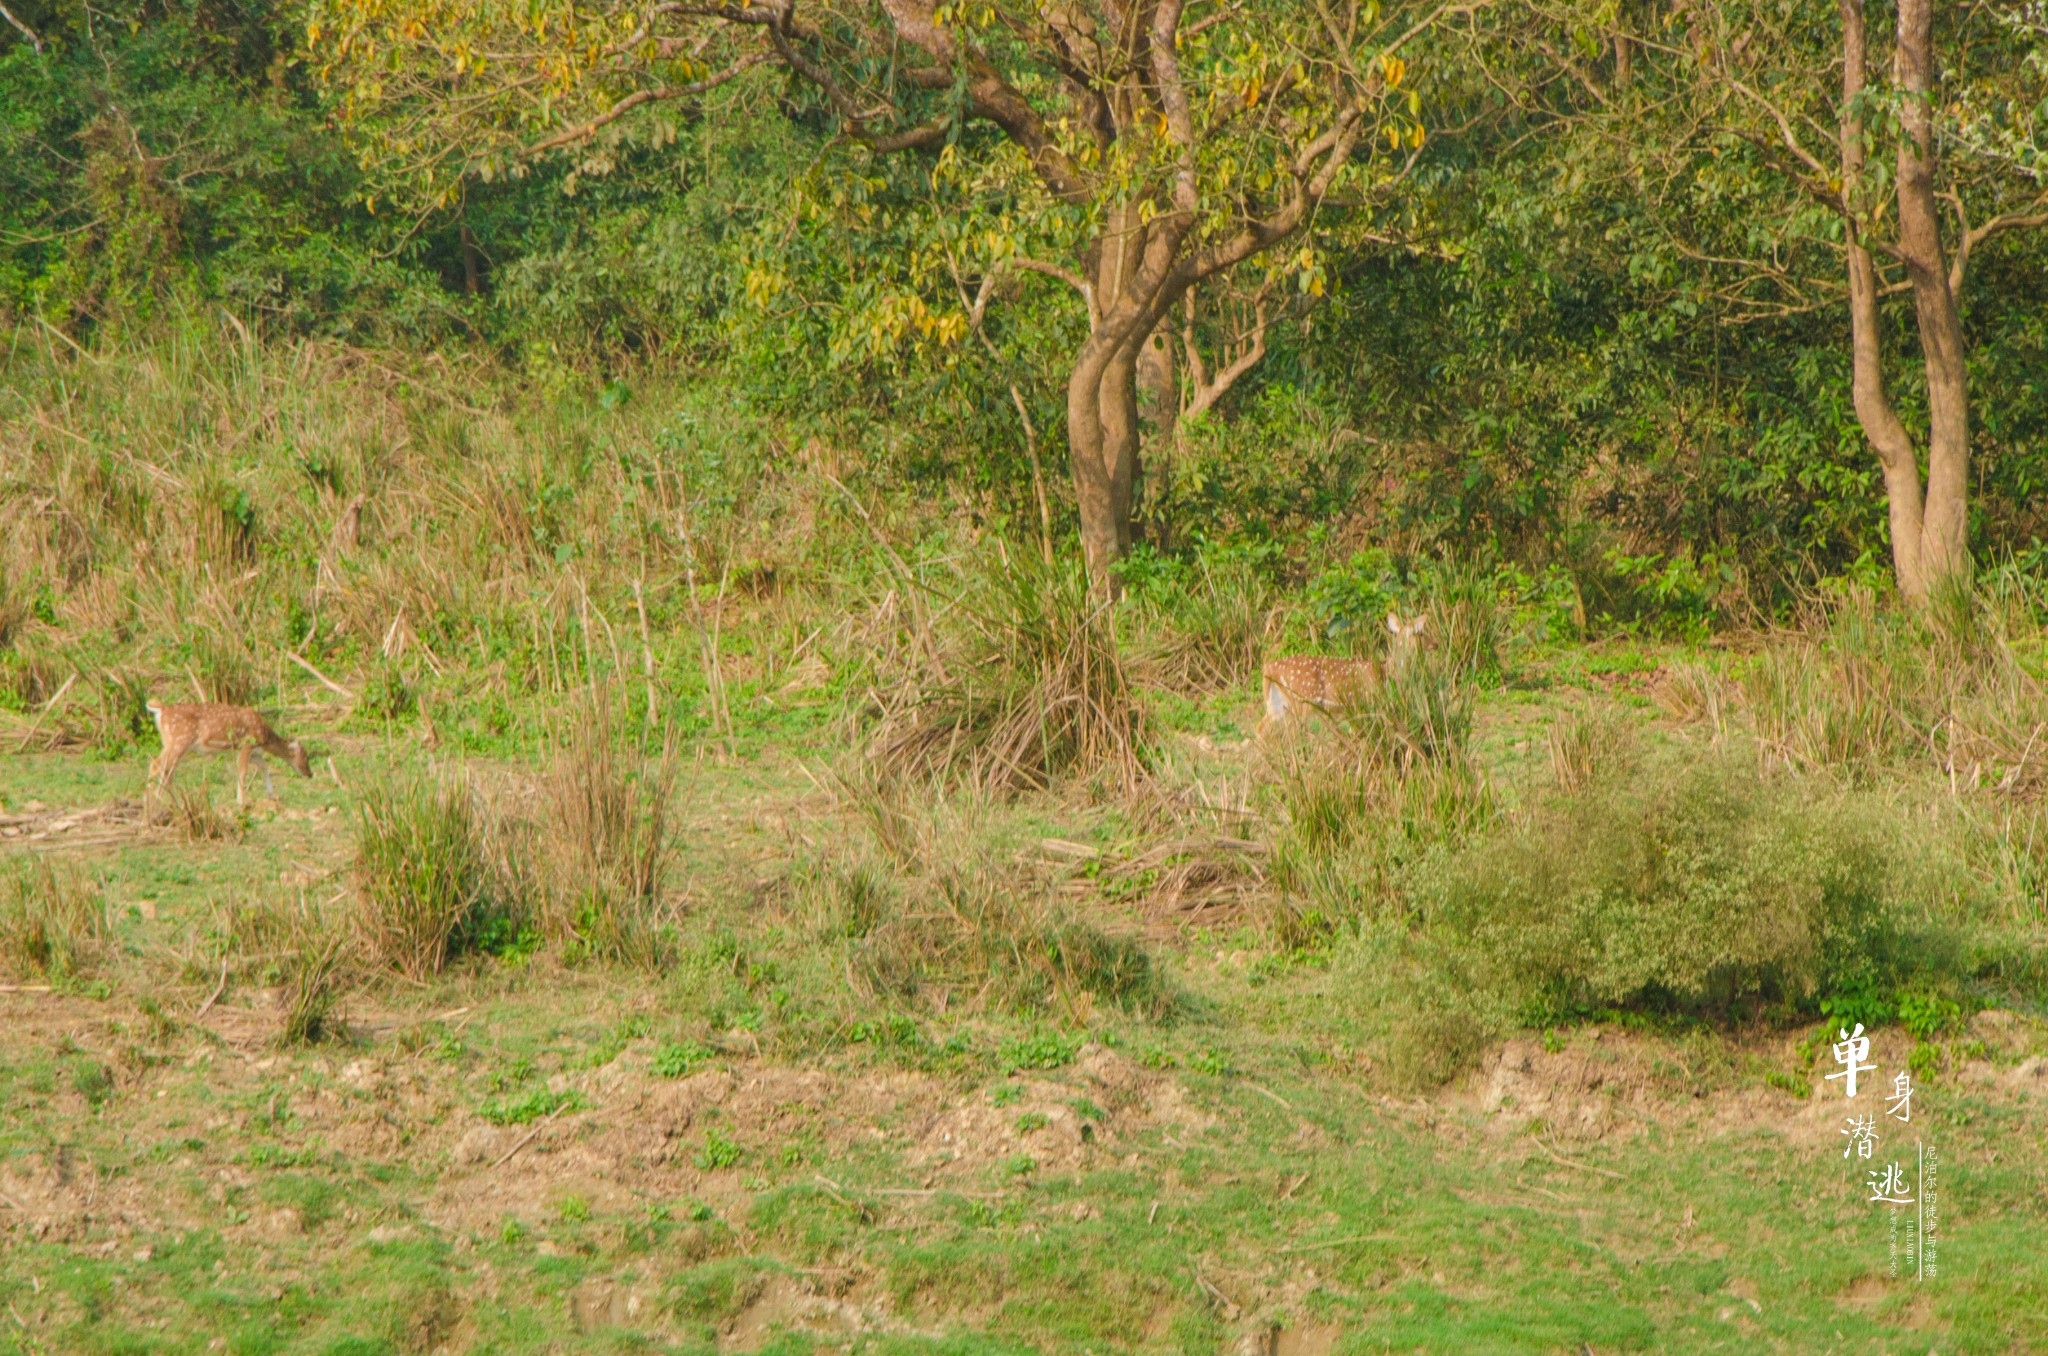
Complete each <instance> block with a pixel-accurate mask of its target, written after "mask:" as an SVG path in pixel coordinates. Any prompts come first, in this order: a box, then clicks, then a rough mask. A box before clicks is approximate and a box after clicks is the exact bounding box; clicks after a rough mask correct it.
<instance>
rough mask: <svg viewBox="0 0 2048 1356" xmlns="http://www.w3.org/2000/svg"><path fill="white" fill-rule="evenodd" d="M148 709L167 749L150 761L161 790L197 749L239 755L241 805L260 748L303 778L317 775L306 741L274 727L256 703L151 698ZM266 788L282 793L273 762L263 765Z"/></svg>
mask: <svg viewBox="0 0 2048 1356" xmlns="http://www.w3.org/2000/svg"><path fill="white" fill-rule="evenodd" d="M147 710H148V711H149V717H150V719H151V720H154V721H155V722H156V733H157V737H158V738H159V739H161V740H162V741H163V745H164V747H163V752H162V753H159V754H158V755H157V756H156V757H154V758H152V759H150V761H149V779H150V782H151V784H153V785H154V786H155V787H156V788H157V789H158V790H159V791H166V790H169V789H170V785H171V775H172V774H173V773H175V772H176V771H177V770H178V763H179V762H180V760H182V759H183V758H184V757H185V755H186V754H188V753H191V752H193V751H194V750H197V751H198V752H200V753H232V754H234V755H235V804H237V805H240V804H241V803H242V793H243V784H244V783H246V782H247V781H248V780H249V760H250V759H251V758H253V757H255V756H256V755H257V754H258V753H267V754H269V755H270V756H271V757H273V758H281V759H283V760H284V761H285V762H287V763H290V764H291V765H292V768H293V769H294V770H295V771H296V772H297V773H298V774H299V775H300V776H301V777H310V776H312V775H313V765H312V763H311V761H310V760H309V759H308V758H307V757H306V750H305V748H304V746H303V745H301V744H300V743H299V741H298V740H296V739H291V740H287V739H285V738H284V737H283V736H282V735H280V734H278V732H277V731H275V730H273V729H271V728H270V722H268V721H266V720H265V719H263V717H262V716H261V715H259V714H258V713H257V712H256V711H255V710H254V709H253V708H251V707H247V706H226V705H223V704H221V703H219V702H151V703H150V704H149V706H148V708H147ZM263 787H264V790H265V791H267V792H269V793H270V794H271V795H276V794H277V787H276V785H275V783H273V782H272V781H271V780H270V765H269V764H268V763H265V764H264V765H263Z"/></svg>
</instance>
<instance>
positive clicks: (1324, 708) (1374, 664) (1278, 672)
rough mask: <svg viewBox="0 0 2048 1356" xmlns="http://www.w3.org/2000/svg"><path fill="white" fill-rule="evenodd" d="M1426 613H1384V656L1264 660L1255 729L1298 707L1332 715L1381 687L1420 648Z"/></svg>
mask: <svg viewBox="0 0 2048 1356" xmlns="http://www.w3.org/2000/svg"><path fill="white" fill-rule="evenodd" d="M1428 626H1429V616H1428V614H1426V613H1424V614H1421V615H1418V616H1416V617H1414V618H1412V619H1410V620H1408V621H1402V620H1401V618H1400V616H1399V615H1398V614H1396V613H1393V612H1389V613H1388V614H1387V630H1388V632H1389V633H1390V634H1391V639H1389V640H1388V642H1387V657H1386V660H1385V662H1382V661H1380V660H1377V659H1331V658H1329V657H1327V656H1324V655H1319V654H1297V655H1289V656H1288V657H1287V658H1285V659H1276V660H1274V661H1273V662H1272V663H1270V664H1268V665H1266V669H1265V675H1266V714H1265V716H1264V717H1263V718H1262V719H1261V720H1260V721H1259V732H1260V733H1261V734H1264V733H1265V732H1266V731H1267V730H1269V729H1273V728H1275V727H1277V726H1280V725H1283V724H1285V723H1286V722H1287V721H1288V720H1290V719H1292V718H1293V717H1294V716H1295V715H1296V714H1297V713H1298V712H1302V711H1310V710H1314V711H1321V712H1322V713H1323V714H1325V715H1334V714H1336V713H1337V712H1339V711H1342V710H1344V709H1345V708H1347V707H1350V706H1353V705H1355V704H1357V703H1358V702H1360V701H1363V700H1364V699H1365V698H1367V697H1369V696H1371V695H1372V694H1373V693H1374V692H1376V691H1378V690H1379V687H1380V685H1381V684H1382V683H1384V682H1386V680H1387V677H1388V675H1390V674H1396V673H1399V672H1401V670H1403V669H1405V668H1406V667H1407V666H1408V664H1409V662H1410V661H1411V660H1413V659H1414V658H1415V652H1416V651H1417V650H1418V649H1420V648H1422V645H1423V643H1424V641H1423V632H1424V631H1425V630H1427V629H1428Z"/></svg>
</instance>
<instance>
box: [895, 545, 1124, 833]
mask: <svg viewBox="0 0 2048 1356" xmlns="http://www.w3.org/2000/svg"><path fill="white" fill-rule="evenodd" d="M964 584H965V587H964V588H963V590H962V592H961V595H960V597H959V598H957V599H955V600H953V605H952V606H951V607H950V609H949V610H948V612H947V614H946V615H947V618H948V620H947V621H946V622H945V623H944V624H943V627H944V631H945V634H943V635H939V636H935V637H934V636H927V637H926V638H925V639H926V642H927V643H926V644H925V645H924V646H923V647H922V648H923V652H924V653H925V655H926V656H927V658H926V660H925V662H924V668H925V672H924V676H923V679H922V681H919V682H915V683H913V684H912V685H910V687H909V688H908V689H906V690H907V691H909V693H910V695H909V696H907V697H906V698H905V699H904V700H902V701H900V702H897V703H894V704H893V705H890V706H889V707H888V709H887V710H886V711H885V714H884V717H883V721H882V728H881V731H880V735H879V737H878V739H877V741H876V744H875V759H876V761H877V763H878V764H880V765H881V767H882V768H883V769H884V770H885V771H886V772H888V773H889V774H891V775H897V776H912V777H918V778H923V779H929V780H934V781H941V782H944V781H950V780H956V779H957V780H959V781H962V782H964V783H966V784H967V785H969V786H972V787H975V788H977V789H979V790H982V791H984V792H990V793H1010V792H1017V791H1038V790H1045V789H1048V788H1050V787H1052V786H1053V785H1055V784H1056V783H1058V782H1060V781H1062V780H1065V779H1070V778H1072V779H1081V780H1090V779H1101V780H1106V781H1108V782H1110V783H1112V784H1114V785H1116V786H1118V787H1120V788H1125V789H1128V788H1130V787H1132V786H1134V785H1135V784H1136V783H1137V780H1138V777H1139V774H1140V772H1141V771H1142V768H1143V766H1144V754H1145V722H1144V710H1143V705H1142V703H1140V701H1139V700H1138V696H1137V693H1136V692H1135V691H1134V690H1133V688H1132V685H1131V683H1130V680H1129V677H1128V676H1127V674H1126V673H1125V670H1124V664H1123V659H1122V657H1121V655H1120V654H1119V653H1118V649H1117V640H1116V632H1115V628H1114V626H1113V624H1112V619H1111V617H1110V614H1109V610H1108V607H1107V605H1106V604H1105V603H1103V602H1101V601H1100V600H1099V599H1097V598H1096V597H1095V596H1093V595H1092V594H1091V593H1090V592H1089V589H1088V582H1087V577H1086V575H1085V573H1084V572H1083V570H1082V569H1081V567H1080V566H1079V564H1078V563H1075V562H1073V561H1071V560H1063V561H1061V562H1059V563H1056V564H1048V563H1045V562H1043V561H1041V560H1040V559H1038V558H1037V557H1036V556H1034V555H1032V554H1031V553H1029V552H1023V551H1017V552H1011V551H1003V552H1001V553H1000V554H999V555H998V556H997V557H996V558H995V559H993V560H987V561H984V562H983V563H982V564H981V565H980V566H979V567H977V568H976V569H974V570H972V571H970V572H969V573H968V575H967V576H966V578H965V581H964ZM932 625H934V626H936V625H937V624H932Z"/></svg>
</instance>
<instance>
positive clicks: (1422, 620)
mask: <svg viewBox="0 0 2048 1356" xmlns="http://www.w3.org/2000/svg"><path fill="white" fill-rule="evenodd" d="M1427 625H1429V614H1428V613H1427V612H1425V613H1423V614H1422V615H1421V616H1419V617H1417V618H1416V619H1415V634H1416V635H1418V636H1419V635H1421V634H1422V628H1423V627H1425V626H1427Z"/></svg>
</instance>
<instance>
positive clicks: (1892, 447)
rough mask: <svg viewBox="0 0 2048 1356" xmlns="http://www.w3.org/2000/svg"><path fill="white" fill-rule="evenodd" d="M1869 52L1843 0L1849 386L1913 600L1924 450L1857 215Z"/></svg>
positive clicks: (1854, 7) (1921, 592)
mask: <svg viewBox="0 0 2048 1356" xmlns="http://www.w3.org/2000/svg"><path fill="white" fill-rule="evenodd" d="M1866 62H1867V57H1866V54H1865V47H1864V29H1863V0H1842V191H1843V193H1845V194H1846V195H1848V200H1849V206H1850V213H1851V221H1850V225H1849V242H1848V249H1849V343H1850V358H1851V378H1850V391H1851V395H1852V397H1853V399H1854V402H1855V406H1856V421H1857V423H1859V424H1861V425H1862V426H1863V436H1864V437H1865V438H1868V439H1869V440H1870V445H1871V447H1872V448H1873V449H1875V450H1876V452H1877V460H1878V464H1879V465H1880V466H1882V467H1883V468H1884V492H1885V502H1886V505H1887V507H1888V508H1889V510H1890V517H1891V536H1892V571H1893V574H1894V575H1895V577H1896V578H1897V579H1898V582H1899V592H1900V593H1901V594H1902V595H1904V596H1905V597H1906V598H1907V599H1908V600H1909V601H1912V602H1914V603H1920V602H1924V601H1925V600H1926V598H1927V574H1926V571H1925V569H1924V567H1923V566H1922V563H1921V558H1920V537H1921V522H1920V514H1921V498H1920V465H1919V453H1918V451H1917V450H1916V449H1915V448H1914V446H1913V438H1912V435H1911V434H1909V433H1907V432H1906V426H1905V425H1904V424H1903V423H1901V422H1900V420H1899V415H1898V411H1897V410H1895V409H1893V408H1892V402H1891V397H1890V396H1888V395H1887V394H1886V393H1885V388H1884V348H1883V339H1882V333H1883V331H1882V326H1881V323H1880V319H1879V315H1878V306H1877V267H1876V265H1875V264H1874V263H1873V262H1872V260H1871V257H1870V249H1869V247H1868V246H1866V245H1865V244H1864V243H1863V238H1862V235H1861V233H1860V228H1859V225H1858V222H1859V221H1861V220H1863V219H1864V216H1865V214H1864V210H1863V209H1864V207H1865V206H1866V204H1865V203H1863V202H1861V201H1859V199H1858V196H1857V189H1858V185H1859V184H1860V183H1861V181H1862V174H1863V164H1864V154H1865V148H1864V145H1863V113H1862V109H1861V107H1860V105H1859V102H1858V101H1859V98H1860V96H1861V95H1862V93H1863V82H1864V79H1865V71H1866Z"/></svg>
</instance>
